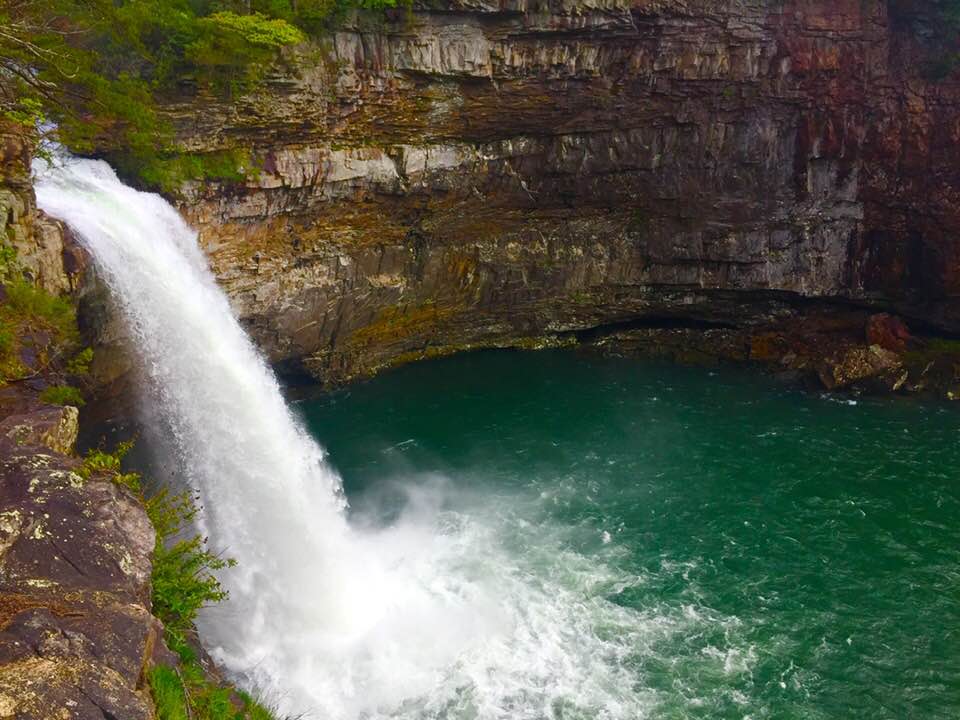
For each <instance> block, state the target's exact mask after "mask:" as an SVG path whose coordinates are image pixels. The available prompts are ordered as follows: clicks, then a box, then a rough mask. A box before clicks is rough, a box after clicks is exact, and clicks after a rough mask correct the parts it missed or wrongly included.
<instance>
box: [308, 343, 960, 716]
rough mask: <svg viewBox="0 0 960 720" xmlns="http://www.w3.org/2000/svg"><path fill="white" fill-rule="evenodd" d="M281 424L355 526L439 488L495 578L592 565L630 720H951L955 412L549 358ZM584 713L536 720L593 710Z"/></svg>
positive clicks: (410, 382)
mask: <svg viewBox="0 0 960 720" xmlns="http://www.w3.org/2000/svg"><path fill="white" fill-rule="evenodd" d="M298 409H299V410H300V412H301V413H302V414H304V415H305V417H306V419H307V422H308V425H309V427H310V428H311V431H312V432H313V433H314V434H315V435H316V436H317V437H318V438H319V439H320V440H321V441H322V443H323V444H324V445H325V446H326V447H327V448H328V450H329V453H330V459H331V462H332V464H333V465H334V466H335V467H336V468H337V469H338V470H339V472H340V473H341V474H342V476H343V479H344V485H345V490H346V492H347V495H348V497H349V498H350V499H351V502H352V505H353V507H354V511H355V512H356V514H357V516H358V517H359V516H361V515H363V516H364V518H365V519H364V522H371V520H370V515H371V514H373V515H374V516H375V518H376V519H375V520H374V521H373V522H377V523H379V524H383V525H389V524H390V523H391V522H393V521H394V520H395V519H396V516H397V515H398V514H399V513H400V512H401V510H402V506H403V504H404V503H406V502H408V501H409V497H410V496H409V492H408V491H404V490H401V489H400V488H403V487H406V488H409V486H410V485H411V484H412V485H414V486H418V485H419V486H423V487H427V486H431V484H433V485H436V484H437V483H438V482H439V483H441V484H442V485H443V486H444V487H446V488H447V490H446V491H445V492H444V493H443V495H442V497H443V500H442V502H441V505H442V507H438V508H437V512H438V513H440V512H444V511H445V509H450V508H449V507H447V506H452V510H454V511H456V512H458V513H460V514H462V515H469V514H470V513H476V514H478V515H482V514H483V513H484V512H487V513H489V514H491V515H496V516H497V517H498V518H500V520H497V521H496V522H499V523H500V524H499V525H496V528H497V532H496V534H495V535H496V537H497V538H498V539H497V540H496V542H498V543H502V544H503V546H504V547H507V548H508V549H509V552H510V553H512V556H513V557H515V558H517V561H516V563H511V568H510V569H509V572H510V573H511V574H513V575H516V574H518V573H519V574H521V575H524V574H525V575H529V576H530V577H531V578H532V579H531V580H530V582H539V580H538V579H537V577H539V576H537V573H541V574H542V575H543V577H552V578H555V577H556V576H562V575H563V574H564V573H566V572H568V569H566V568H567V566H566V565H563V564H562V563H554V562H553V561H552V560H551V559H549V558H548V559H545V560H543V561H542V562H541V561H539V560H538V561H537V563H539V564H536V563H533V562H532V561H531V564H530V565H529V566H528V565H526V564H525V561H524V557H525V555H526V554H530V555H534V554H537V553H541V554H543V553H545V552H547V553H553V554H556V555H558V556H559V555H566V554H569V555H570V556H571V557H576V558H580V559H581V560H583V559H586V561H587V563H588V564H595V565H596V566H597V567H601V566H602V567H604V568H609V569H610V571H609V572H607V573H605V574H604V578H606V580H604V581H600V582H595V583H592V584H590V586H589V587H580V586H575V587H576V588H579V589H576V590H575V591H573V596H575V595H576V592H580V593H581V594H582V597H581V598H580V599H576V597H574V600H571V602H582V603H583V608H584V613H589V612H590V608H592V607H594V606H595V605H594V604H595V602H596V601H600V602H602V603H604V604H605V605H606V606H609V607H614V608H616V607H619V608H622V609H623V610H624V611H625V612H626V613H628V614H626V615H623V616H621V615H617V616H616V617H617V618H618V620H617V621H616V622H608V621H607V618H608V617H611V616H610V615H609V613H607V614H601V615H598V616H597V619H596V621H595V622H594V621H593V620H591V622H592V623H593V625H592V626H591V627H590V629H589V632H590V633H592V634H593V635H596V636H598V637H608V639H610V640H611V642H614V644H615V645H616V647H618V648H619V650H618V651H617V652H615V653H613V654H612V655H611V656H610V657H605V658H604V659H603V662H604V663H606V664H610V663H619V664H621V665H623V667H624V669H625V672H624V674H622V675H614V676H611V677H615V678H619V680H618V682H620V683H623V684H624V685H629V687H623V688H620V689H619V690H618V692H622V693H630V694H631V695H632V696H634V697H641V696H642V697H643V698H645V699H644V707H645V708H647V711H646V712H647V714H648V715H649V716H650V717H654V718H681V717H698V718H699V717H702V718H761V717H769V718H831V719H833V718H870V719H871V720H875V719H878V718H898V719H899V718H924V719H928V720H930V719H933V718H957V717H960V481H958V476H960V443H958V439H960V410H958V409H955V408H953V407H949V406H944V405H934V404H921V403H917V402H910V401H904V400H891V399H876V400H867V399H860V400H858V401H856V402H853V401H847V400H838V399H831V398H826V397H821V396H818V395H816V394H810V393H807V392H803V391H800V390H797V389H794V388H791V387H787V386H783V385H780V384H777V383H776V382H775V381H773V380H772V379H769V378H766V377H763V376H760V375H758V374H755V373H750V372H739V371H717V372H711V371H706V370H702V369H684V368H668V367H660V366H651V365H646V364H642V363H637V362H634V361H624V360H608V359H600V358H598V357H594V356H589V355H587V356H583V355H578V354H576V353H571V352H552V351H551V352H539V353H519V352H484V353H477V354H470V355H463V356H458V357H455V358H451V359H446V360H441V361H434V362H430V363H424V364H419V365H413V366H409V367H405V368H401V369H399V370H396V371H393V372H390V373H387V374H384V375H382V376H381V377H379V378H377V379H374V380H372V381H370V382H366V383H362V384H358V385H355V386H352V387H350V388H349V389H347V390H344V391H340V392H336V393H332V394H329V395H325V396H322V397H319V398H315V399H312V400H309V401H303V402H301V403H299V404H298ZM398 479H399V480H398ZM400 480H402V482H400ZM451 488H452V490H453V491H452V492H451V491H450V490H451ZM485 508H486V510H485ZM548 536H549V540H548V541H542V540H541V539H542V538H544V537H548ZM533 567H537V568H539V569H537V570H530V569H529V568H533ZM518 568H519V569H518ZM504 572H505V573H506V572H508V570H506V569H505V570H504ZM562 579H563V578H562V577H561V580H562ZM571 587H574V586H573V585H571ZM624 618H626V619H624ZM491 672H495V669H494V670H491ZM584 672H586V669H585V670H584ZM591 672H593V670H591ZM584 707H587V708H589V707H590V706H589V703H586V704H584V705H583V706H581V707H579V708H574V707H573V706H571V708H572V709H570V710H569V711H567V712H565V710H564V703H563V702H559V701H555V702H554V703H553V705H552V706H551V707H550V708H549V709H548V710H544V711H543V712H542V713H541V714H542V716H543V717H547V716H550V717H558V718H559V717H563V718H565V717H604V716H605V715H606V713H605V711H604V709H603V707H601V706H600V705H595V706H593V709H592V710H589V709H588V710H586V711H584V709H583V708H584ZM610 714H611V715H615V713H610ZM534 715H535V713H534ZM435 716H436V717H460V716H461V715H458V714H457V713H456V712H454V711H447V714H444V713H443V712H441V713H438V714H436V715H435ZM525 716H533V715H529V713H528V714H527V715H525Z"/></svg>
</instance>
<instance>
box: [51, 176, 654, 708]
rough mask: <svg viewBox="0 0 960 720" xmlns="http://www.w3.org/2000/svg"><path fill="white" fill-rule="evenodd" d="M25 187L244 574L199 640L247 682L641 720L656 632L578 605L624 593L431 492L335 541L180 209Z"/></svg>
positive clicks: (340, 700) (328, 485) (326, 477)
mask: <svg viewBox="0 0 960 720" xmlns="http://www.w3.org/2000/svg"><path fill="white" fill-rule="evenodd" d="M34 172H35V176H36V192H37V201H38V205H39V206H40V208H42V209H43V210H44V211H45V212H47V213H48V214H50V215H52V216H54V217H56V218H59V219H61V220H63V221H64V222H66V223H67V224H68V225H69V226H70V227H71V228H72V229H73V231H74V232H75V233H76V234H77V235H78V236H79V238H80V239H81V240H82V242H83V244H84V245H85V246H86V247H87V248H88V249H89V251H90V253H91V254H92V256H93V258H94V261H95V265H96V268H97V270H98V271H99V272H100V273H101V274H102V276H103V277H104V279H105V281H106V283H107V285H108V286H109V288H110V291H111V293H112V295H113V297H114V298H115V300H116V302H117V305H118V307H119V308H120V310H121V311H122V315H123V317H124V318H125V321H126V323H127V324H128V326H129V329H130V332H131V335H132V338H133V347H134V349H135V351H136V353H137V354H138V355H139V360H140V363H141V365H142V373H143V377H144V383H145V385H146V386H147V387H148V388H149V392H148V393H147V394H146V395H145V397H146V398H147V400H146V401H145V402H146V403H147V404H148V405H149V406H150V407H147V408H145V410H146V411H147V413H148V414H149V415H151V416H153V417H154V418H157V419H158V421H159V424H160V425H161V426H162V428H163V432H164V433H165V435H166V439H167V444H168V445H169V447H171V448H172V453H173V455H174V456H175V457H173V458H170V460H171V461H173V462H175V463H176V465H177V466H178V467H179V474H180V476H181V477H182V478H183V479H184V481H185V482H186V483H187V484H189V486H191V487H193V488H195V489H196V490H197V492H198V493H199V495H200V497H201V499H202V503H203V507H204V512H203V516H202V519H201V520H200V522H201V524H202V530H203V531H204V532H205V533H206V534H207V535H208V536H209V538H210V543H211V546H212V548H213V549H215V550H222V551H223V552H224V554H225V555H227V556H229V557H232V558H235V559H236V560H237V562H238V564H237V566H236V567H235V568H233V569H230V570H228V571H225V572H223V573H222V582H223V584H224V586H225V587H226V589H227V590H228V591H229V599H228V600H227V601H225V602H224V603H222V604H220V605H219V606H217V607H214V608H210V609H208V610H206V611H204V612H203V614H202V616H201V618H200V623H199V628H200V632H201V637H202V640H203V642H204V644H205V646H206V647H207V648H208V650H209V651H210V652H211V654H212V655H213V656H214V658H215V659H216V660H217V661H218V662H219V663H220V664H221V665H222V666H223V667H224V668H225V669H226V670H227V671H228V672H229V673H230V674H231V675H232V676H233V677H234V678H236V679H237V680H238V682H239V683H240V684H241V685H243V686H244V687H246V688H247V689H249V690H251V691H253V692H255V693H258V694H260V695H261V696H263V697H264V698H265V699H266V700H267V702H269V703H272V704H274V705H275V706H276V707H277V708H278V710H279V711H280V712H281V714H285V713H289V714H291V715H294V716H301V715H302V716H305V717H317V718H324V720H339V719H343V720H353V719H355V718H376V717H407V718H426V717H445V718H447V717H449V718H461V717H463V718H467V717H470V718H483V719H488V718H489V719H492V718H530V719H531V720H533V719H534V718H543V717H559V716H561V715H562V716H563V717H597V718H624V719H626V718H630V719H631V720H633V719H635V718H638V717H642V716H644V715H646V714H647V712H648V709H649V707H650V706H651V701H650V697H649V693H647V692H645V691H644V690H643V688H642V687H641V686H640V685H639V683H638V682H637V681H636V677H635V676H634V674H633V673H632V671H631V670H630V669H629V667H630V664H629V662H627V659H628V658H629V657H630V656H631V654H632V653H634V652H636V651H637V648H638V647H641V646H642V645H644V643H646V642H648V639H649V638H650V637H655V636H656V635H657V632H658V630H657V629H658V628H659V629H660V632H666V631H667V630H666V628H667V627H668V625H669V624H670V623H667V624H663V623H660V621H659V620H660V619H659V618H658V617H657V616H656V613H647V614H644V613H638V612H637V611H636V610H632V609H629V608H625V607H621V606H619V605H617V604H616V603H612V602H608V601H607V600H606V599H604V598H603V596H602V593H601V594H596V593H593V592H591V590H590V589H591V588H593V587H597V586H608V585H610V584H615V583H617V582H620V581H621V579H620V578H618V577H615V576H614V573H613V571H612V570H610V569H609V568H607V567H605V566H604V565H603V563H598V562H596V561H595V560H593V559H590V558H587V557H582V556H580V555H577V554H576V553H573V552H569V551H567V550H564V549H563V547H562V546H560V545H557V546H550V545H549V538H548V536H549V533H548V532H546V531H545V532H544V533H541V534H540V535H539V536H538V539H537V543H538V546H536V547H528V548H527V549H526V552H525V554H524V555H523V556H522V557H521V556H520V555H517V554H516V553H512V552H510V551H508V550H506V549H505V548H504V546H503V545H502V543H501V542H499V537H498V533H499V532H500V528H499V526H498V525H497V522H498V521H497V519H496V517H497V516H502V515H506V514H509V513H512V512H514V511H515V508H512V507H510V506H509V503H508V504H507V506H505V507H501V508H498V509H495V510H491V512H490V513H489V514H488V515H487V516H485V515H484V513H483V512H477V513H474V514H472V515H471V514H466V513H449V512H445V511H444V509H443V507H442V504H443V503H442V502H441V501H438V499H437V498H438V497H440V496H441V495H442V490H437V491H436V492H432V491H429V492H428V491H426V490H424V489H423V488H421V489H420V490H419V491H416V492H414V493H413V495H412V497H411V499H410V502H409V503H408V505H407V508H406V510H405V512H404V513H403V516H402V517H401V518H399V519H398V520H397V521H396V522H392V523H390V524H389V525H388V526H386V527H382V526H381V527H375V526H374V525H373V524H363V523H359V524H358V523H356V522H348V521H347V519H346V514H345V512H344V508H345V502H344V498H343V494H342V491H341V483H340V480H339V478H338V475H337V473H336V472H335V471H334V470H333V469H331V467H330V466H329V465H328V464H327V462H326V461H325V458H324V451H323V450H322V449H321V447H320V446H319V445H318V444H317V443H316V442H315V441H314V440H313V439H312V438H311V437H310V436H309V434H308V433H307V432H306V431H305V430H304V428H303V427H302V426H301V424H300V422H298V420H297V419H296V417H295V416H294V415H293V414H292V413H291V411H290V409H289V408H288V407H287V405H286V403H285V401H284V398H283V396H282V394H281V391H280V387H279V386H278V383H277V381H276V379H275V377H274V375H273V373H272V372H271V370H270V368H269V367H268V365H267V364H266V363H265V361H264V359H263V358H262V357H261V356H260V355H259V353H258V352H257V350H256V348H255V347H254V346H253V344H252V343H251V341H250V339H249V338H248V337H247V335H246V334H245V332H244V331H243V329H242V328H241V326H240V324H239V323H238V321H237V319H236V318H235V317H234V315H233V313H232V312H231V308H230V305H229V302H228V300H227V298H226V297H225V295H224V294H223V292H222V291H221V290H220V289H219V288H218V286H217V284H216V282H215V279H214V277H213V275H212V273H211V272H210V270H209V269H208V266H207V262H206V259H205V257H204V255H203V253H202V251H201V250H200V249H199V247H198V244H197V235H196V233H195V232H194V231H193V230H192V229H191V228H190V227H189V226H188V225H187V224H186V223H185V222H184V221H183V219H182V218H181V217H180V215H179V214H178V213H177V211H176V210H175V209H174V208H173V207H172V206H171V205H170V204H169V203H167V202H166V201H165V200H163V199H162V198H161V197H159V196H158V195H154V194H149V193H144V192H139V191H137V190H134V189H132V188H130V187H128V186H126V185H124V184H123V183H122V182H121V181H120V180H118V178H117V176H116V174H115V173H114V172H113V170H112V169H111V168H110V167H109V166H108V165H107V164H106V163H104V162H102V161H94V160H82V159H73V158H61V159H59V160H58V161H56V162H55V163H54V164H53V165H47V164H46V163H44V162H39V163H37V164H35V166H34ZM442 485H443V483H442V481H439V480H438V482H437V484H436V486H437V487H441V486H442ZM624 582H629V579H627V580H624ZM671 622H672V621H671Z"/></svg>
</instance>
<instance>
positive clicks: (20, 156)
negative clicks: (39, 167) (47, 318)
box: [0, 119, 87, 294]
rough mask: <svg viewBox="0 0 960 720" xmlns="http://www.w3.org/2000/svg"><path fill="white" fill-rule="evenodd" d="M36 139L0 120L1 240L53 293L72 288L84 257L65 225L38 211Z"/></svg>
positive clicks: (67, 290)
mask: <svg viewBox="0 0 960 720" xmlns="http://www.w3.org/2000/svg"><path fill="white" fill-rule="evenodd" d="M35 143H36V139H35V138H34V137H32V134H31V133H30V132H29V131H28V130H27V129H26V128H24V127H23V126H21V125H17V124H15V123H9V122H6V121H3V120H2V119H0V240H2V241H3V242H4V243H9V244H10V245H11V246H12V247H13V248H14V249H15V250H16V253H17V264H18V266H19V267H20V268H21V269H23V270H24V271H25V272H26V276H27V277H28V278H29V279H30V280H32V281H33V282H34V283H35V284H37V285H38V286H40V287H42V288H43V289H45V290H47V291H48V292H51V293H53V294H60V293H66V292H71V291H73V290H76V289H77V287H78V284H79V281H80V276H81V272H82V271H83V269H84V268H85V267H86V260H87V258H86V255H85V253H84V252H83V251H82V249H81V248H80V247H79V246H78V245H77V243H76V242H74V240H73V238H72V237H71V236H70V234H69V233H68V232H66V231H65V229H64V227H63V225H62V224H61V223H59V222H57V221H56V220H54V219H53V218H50V217H47V216H46V215H45V214H44V213H43V212H41V211H39V210H37V201H36V197H35V196H34V192H33V184H32V182H31V180H30V161H31V159H32V157H33V151H34V145H35Z"/></svg>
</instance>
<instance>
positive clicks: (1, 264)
mask: <svg viewBox="0 0 960 720" xmlns="http://www.w3.org/2000/svg"><path fill="white" fill-rule="evenodd" d="M8 229H9V228H8ZM16 269H17V249H16V248H15V247H13V246H12V245H7V244H6V243H0V280H6V279H7V278H8V277H11V276H12V275H13V273H14V271H15V270H16Z"/></svg>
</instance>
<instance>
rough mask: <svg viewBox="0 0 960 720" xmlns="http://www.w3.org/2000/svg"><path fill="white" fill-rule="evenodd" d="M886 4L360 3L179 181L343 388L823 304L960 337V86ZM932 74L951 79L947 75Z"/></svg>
mask: <svg viewBox="0 0 960 720" xmlns="http://www.w3.org/2000/svg"><path fill="white" fill-rule="evenodd" d="M892 5H893V4H892V3H888V2H885V1H883V0H776V1H775V0H721V1H719V2H718V1H717V0H547V1H546V2H541V3H533V2H526V0H444V1H443V2H438V3H431V4H430V5H429V6H427V5H423V4H420V3H416V4H415V5H414V6H413V8H412V9H410V10H398V11H396V12H395V13H394V14H393V15H390V16H388V17H387V18H386V19H381V20H379V21H375V20H371V19H368V18H367V19H365V18H364V17H363V16H357V17H356V18H354V19H353V20H350V21H348V22H347V24H346V25H345V26H344V27H343V28H342V29H341V30H340V31H338V32H336V33H335V34H333V35H332V36H330V37H328V38H326V39H321V40H317V41H314V42H312V43H310V44H308V45H305V46H299V47H297V48H295V49H293V50H291V51H290V52H288V53H286V55H285V56H284V58H283V60H282V62H280V63H279V64H278V65H277V67H275V68H273V69H272V70H271V71H270V74H269V77H268V80H267V83H266V85H265V86H264V87H263V88H261V89H260V90H258V91H257V92H256V93H253V94H251V95H250V96H248V97H243V98H239V99H236V98H235V99H231V100H229V101H225V100H219V99H216V98H202V97H195V96H190V95H189V93H187V94H185V96H184V98H183V100H182V101H181V102H175V103H172V104H171V105H170V106H169V107H168V111H169V113H170V115H171V117H173V118H174V119H175V122H176V125H177V127H178V130H179V135H180V138H181V140H182V142H183V143H184V144H185V146H186V147H188V148H190V149H191V150H193V151H197V152H212V151H216V150H223V149H228V148H248V149H250V150H252V152H253V154H254V155H255V156H256V157H257V158H259V164H260V165H261V166H262V167H261V169H260V170H259V172H258V173H256V175H255V177H252V179H250V180H249V181H248V182H246V183H223V184H218V183H213V182H209V183H204V184H195V185H192V186H190V187H189V188H186V190H185V194H184V196H183V197H182V198H181V206H182V208H183V210H184V212H185V214H186V215H187V216H188V218H189V219H190V220H191V222H193V223H194V224H195V225H196V226H197V227H198V229H199V230H200V233H201V239H202V242H203V243H204V245H205V247H206V249H207V251H208V253H209V255H210V257H211V260H212V263H213V265H214V268H215V270H216V272H217V274H218V277H219V279H220V281H221V282H222V284H223V285H224V287H225V288H226V289H227V291H228V293H229V294H230V296H231V299H232V302H233V303H234V305H235V308H236V309H237V311H238V312H239V314H240V315H241V317H242V318H243V321H244V322H245V324H246V325H247V327H248V328H249V329H250V331H251V332H252V334H253V335H254V337H255V338H256V340H257V341H258V342H259V343H260V344H261V346H262V347H264V348H265V350H266V351H267V353H268V355H269V357H270V358H271V360H273V361H275V362H277V363H278V364H279V365H280V366H281V367H286V368H288V369H290V370H293V371H300V370H306V371H307V372H309V373H310V374H312V375H314V376H315V377H318V378H321V379H323V380H327V381H340V380H346V379H349V378H351V377H355V376H359V375H364V374H368V373H371V372H375V371H376V370H377V369H379V368H381V367H384V366H386V365H389V364H392V363H396V362H400V361H404V360H408V359H414V358H417V357H424V356H431V355H437V354H444V353H447V352H451V351H455V350H458V349H463V348H470V347H482V346H495V345H519V346H527V345H538V344H543V343H549V342H552V341H562V340H563V339H564V338H566V337H568V336H570V335H571V334H575V333H578V332H581V331H586V330H589V329H591V328H596V327H598V326H610V325H617V324H622V323H631V322H636V321H638V320H644V319H646V320H649V321H657V322H668V323H677V324H721V325H725V326H730V325H733V326H738V327H740V326H744V325H751V324H762V323H765V322H769V321H770V320H771V318H776V317H782V316H789V315H791V314H793V313H795V312H796V311H797V309H798V307H802V306H803V305H804V303H809V302H811V301H820V300H828V301H831V302H844V303H849V302H853V303H856V304H862V305H864V306H868V307H875V308H883V309H887V310H892V311H894V312H897V313H899V314H901V315H903V316H905V317H906V318H907V319H908V320H909V321H911V322H912V323H913V324H914V325H918V326H926V327H928V328H931V329H936V330H939V331H946V332H957V331H960V304H958V291H960V262H958V255H960V240H958V234H957V232H956V230H957V228H958V225H960V212H958V210H957V209H956V208H957V207H958V206H957V203H956V199H957V198H956V195H957V188H960V164H958V160H960V158H958V154H960V142H958V140H960V112H958V109H960V83H958V82H957V79H956V78H955V77H952V76H949V74H947V76H946V77H941V78H939V79H936V80H934V79H931V78H932V75H933V73H932V72H931V70H930V68H931V67H933V66H934V65H935V64H936V62H937V60H938V55H937V53H938V52H940V51H939V50H938V46H937V41H936V35H937V26H936V21H935V18H933V17H932V16H930V15H929V14H927V15H925V14H924V12H923V10H922V7H924V6H927V7H932V4H931V3H913V5H918V6H921V10H919V11H917V10H915V9H914V8H912V6H911V7H907V8H906V10H900V9H898V7H896V6H893V7H892ZM942 74H943V73H942Z"/></svg>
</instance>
